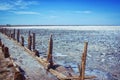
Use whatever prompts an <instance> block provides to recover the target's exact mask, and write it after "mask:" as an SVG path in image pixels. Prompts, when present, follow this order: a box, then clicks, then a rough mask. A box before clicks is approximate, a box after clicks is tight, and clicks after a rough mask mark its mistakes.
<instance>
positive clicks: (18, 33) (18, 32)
mask: <svg viewBox="0 0 120 80" xmlns="http://www.w3.org/2000/svg"><path fill="white" fill-rule="evenodd" d="M19 38H20V30H19V29H18V30H17V42H19Z"/></svg>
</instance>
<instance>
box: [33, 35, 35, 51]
mask: <svg viewBox="0 0 120 80" xmlns="http://www.w3.org/2000/svg"><path fill="white" fill-rule="evenodd" d="M34 50H35V33H33V51H34Z"/></svg>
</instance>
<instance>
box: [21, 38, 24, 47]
mask: <svg viewBox="0 0 120 80" xmlns="http://www.w3.org/2000/svg"><path fill="white" fill-rule="evenodd" d="M21 45H22V46H24V37H23V36H21Z"/></svg>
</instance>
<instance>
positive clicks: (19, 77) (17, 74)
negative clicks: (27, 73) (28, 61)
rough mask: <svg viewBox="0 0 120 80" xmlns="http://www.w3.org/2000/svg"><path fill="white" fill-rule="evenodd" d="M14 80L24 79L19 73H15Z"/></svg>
mask: <svg viewBox="0 0 120 80" xmlns="http://www.w3.org/2000/svg"><path fill="white" fill-rule="evenodd" d="M14 80H25V77H24V76H23V75H22V73H21V72H18V71H16V72H15V73H14Z"/></svg>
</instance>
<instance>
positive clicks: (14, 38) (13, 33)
mask: <svg viewBox="0 0 120 80" xmlns="http://www.w3.org/2000/svg"><path fill="white" fill-rule="evenodd" d="M13 39H14V40H15V29H14V30H13Z"/></svg>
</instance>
